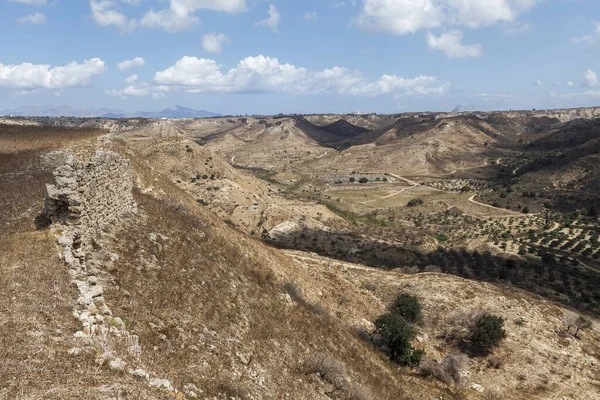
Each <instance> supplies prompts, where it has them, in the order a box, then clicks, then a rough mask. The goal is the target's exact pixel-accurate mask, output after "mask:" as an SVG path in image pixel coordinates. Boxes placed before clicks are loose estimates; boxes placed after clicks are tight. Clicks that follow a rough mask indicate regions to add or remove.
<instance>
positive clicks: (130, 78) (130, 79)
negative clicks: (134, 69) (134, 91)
mask: <svg viewBox="0 0 600 400" xmlns="http://www.w3.org/2000/svg"><path fill="white" fill-rule="evenodd" d="M137 80H138V76H137V74H133V75H131V76H128V77H127V78H125V83H134V82H135V81H137Z"/></svg>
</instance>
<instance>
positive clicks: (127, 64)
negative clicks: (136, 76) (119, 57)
mask: <svg viewBox="0 0 600 400" xmlns="http://www.w3.org/2000/svg"><path fill="white" fill-rule="evenodd" d="M144 65H146V61H145V60H144V59H143V58H142V57H135V58H133V59H131V60H125V61H121V62H120V63H119V64H118V65H117V68H118V69H119V71H126V70H128V69H131V68H138V67H143V66H144Z"/></svg>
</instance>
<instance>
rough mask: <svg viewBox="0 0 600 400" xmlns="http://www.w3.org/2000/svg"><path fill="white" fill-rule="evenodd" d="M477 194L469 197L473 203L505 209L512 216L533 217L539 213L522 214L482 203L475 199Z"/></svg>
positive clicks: (502, 209)
mask: <svg viewBox="0 0 600 400" xmlns="http://www.w3.org/2000/svg"><path fill="white" fill-rule="evenodd" d="M475 196H477V195H476V194H474V195H473V196H471V197H469V201H470V202H471V203H473V204H477V205H478V206H483V207H487V208H491V209H493V210H499V211H503V212H505V213H510V214H509V215H510V216H518V217H524V216H530V217H532V216H535V215H537V214H522V213H517V212H515V211H511V210H507V209H505V208H499V207H494V206H491V205H489V204H485V203H480V202H478V201H477V200H475Z"/></svg>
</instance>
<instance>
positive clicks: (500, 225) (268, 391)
mask: <svg viewBox="0 0 600 400" xmlns="http://www.w3.org/2000/svg"><path fill="white" fill-rule="evenodd" d="M536 118H537V117H536ZM540 118H547V116H543V117H540ZM36 121H37V120H36ZM40 121H41V122H39V124H37V125H31V124H28V125H24V124H11V125H2V126H0V188H1V189H2V192H3V193H4V196H3V197H2V198H1V199H0V206H2V208H3V210H5V212H3V213H2V214H1V215H0V225H1V226H2V227H3V228H4V229H3V230H2V231H0V248H2V249H3V250H5V251H2V252H0V309H1V310H3V311H4V316H5V317H4V318H3V319H2V321H1V322H0V343H2V346H1V347H0V363H1V364H2V365H3V368H2V369H0V397H6V398H40V397H44V398H51V399H53V398H55V399H63V398H76V397H80V396H82V395H84V396H85V397H86V398H90V399H115V398H148V399H162V398H189V399H192V398H202V399H215V398H216V399H221V398H223V399H225V398H228V399H229V398H235V399H260V398H264V399H268V398H294V399H296V398H297V399H323V400H326V399H360V400H369V399H390V400H391V399H431V398H457V397H461V398H465V397H467V398H472V399H480V398H481V399H484V398H503V399H524V398H527V399H557V400H558V399H564V398H565V397H567V398H569V396H570V397H571V398H577V399H594V398H595V397H596V394H597V389H598V387H599V385H600V381H599V378H598V377H599V376H600V374H599V372H600V369H599V368H600V348H599V347H598V343H600V342H599V339H600V330H599V329H600V328H599V327H598V320H597V319H596V318H595V317H594V315H595V316H597V315H599V314H598V304H600V303H599V299H600V297H598V292H597V288H598V284H597V282H598V279H599V275H598V273H597V270H596V269H595V268H596V266H595V264H594V261H593V260H591V259H590V258H585V257H586V256H584V255H583V254H582V252H584V250H585V249H587V248H589V249H592V250H590V251H593V249H594V248H597V246H596V247H594V246H595V244H594V243H596V242H597V239H596V242H595V241H594V239H593V235H594V232H595V229H597V222H595V220H594V219H593V218H592V217H587V216H583V215H578V216H576V217H575V218H576V219H571V216H570V214H569V216H568V217H569V219H568V221H567V222H564V223H563V219H561V218H563V215H562V214H561V213H560V210H559V209H558V208H551V209H550V210H551V211H552V214H551V215H546V216H545V215H544V214H534V213H524V212H520V211H517V210H511V209H506V208H505V209H499V208H498V207H496V206H492V205H490V204H486V203H485V201H487V200H486V199H485V198H484V196H488V195H489V196H498V197H499V195H500V193H505V194H507V198H508V199H510V198H511V196H513V194H514V195H515V196H517V195H518V196H520V197H521V198H522V199H530V198H529V197H523V196H522V192H526V191H527V193H528V192H529V190H530V189H529V188H530V187H531V185H533V184H534V183H539V184H542V183H543V182H546V181H545V180H543V179H547V177H548V176H551V175H550V174H552V173H553V171H555V170H559V171H561V173H564V174H567V173H569V174H573V172H574V171H576V169H577V168H583V164H584V163H592V162H593V161H594V160H595V157H596V156H597V154H596V153H597V152H595V150H594V149H595V148H596V147H593V146H592V145H593V144H595V143H596V141H597V139H596V138H595V137H594V136H593V134H591V133H589V132H593V128H590V126H593V123H592V122H591V121H590V125H588V124H585V123H584V124H582V125H581V126H582V127H581V128H580V125H579V123H574V122H572V123H569V122H567V123H566V124H565V123H562V122H560V121H556V120H554V119H546V120H531V117H523V113H515V114H502V115H496V116H492V115H489V116H482V115H474V114H470V115H452V116H448V117H445V118H441V117H440V118H437V117H433V120H432V119H431V117H428V118H424V117H423V116H414V115H411V116H406V117H403V118H394V120H393V121H392V122H391V123H390V122H389V121H387V122H386V125H385V126H382V127H379V128H373V129H370V130H368V128H364V129H365V130H366V131H362V129H357V128H356V127H357V126H358V125H355V124H354V123H352V122H341V123H337V124H335V125H334V129H329V130H333V132H330V131H328V130H327V129H322V127H320V126H318V125H315V124H313V123H312V122H309V121H308V120H303V119H302V118H300V117H282V118H214V119H202V120H187V119H184V120H179V121H154V120H143V121H142V120H135V119H134V120H123V121H110V122H108V121H103V120H85V121H82V120H79V119H72V120H63V119H60V120H51V121H46V120H40ZM334 122H335V121H334ZM61 124H62V125H61ZM67 124H68V125H69V126H72V127H67V126H66V125H67ZM326 125H330V124H326ZM326 125H325V126H326ZM517 128H518V129H517ZM346 129H348V131H345V130H346ZM579 129H581V130H579ZM360 131H362V132H360ZM374 132H376V134H375V133H374ZM376 135H377V137H375V136H376ZM563 136H564V138H563ZM361 137H363V138H364V137H368V138H369V139H368V140H369V142H368V143H365V144H360V145H350V146H349V147H347V148H344V149H339V150H338V149H336V148H334V147H332V146H331V142H328V140H330V139H331V138H334V140H338V139H341V141H345V140H354V139H357V138H361ZM572 137H575V138H581V137H585V138H586V139H587V140H586V141H585V142H581V140H579V139H577V140H575V141H571V138H572ZM336 138H337V139H336ZM520 139H523V140H520ZM545 139H547V141H546V142H544V140H545ZM538 140H539V142H538ZM537 146H539V147H537ZM558 150H560V151H561V152H563V153H564V154H565V156H563V157H562V158H561V159H560V160H561V162H560V163H553V164H551V165H546V166H543V167H540V168H537V169H531V170H529V169H527V168H525V166H526V165H528V164H527V163H529V162H532V161H533V160H534V158H535V157H538V158H535V159H539V158H540V157H542V156H544V155H545V156H550V155H551V153H552V152H554V151H558ZM586 165H588V164H586ZM589 165H591V164H589ZM589 165H588V166H587V167H585V168H590V166H589ZM452 167H454V168H455V170H454V171H448V170H447V169H449V168H452ZM521 167H523V173H522V174H520V173H519V168H521ZM514 168H517V171H516V172H514ZM444 169H446V170H444ZM420 170H421V171H420ZM387 171H389V172H387ZM419 171H420V172H419ZM406 172H409V173H411V172H412V175H405V173H406ZM509 174H510V176H509ZM585 176H587V177H593V176H594V174H593V173H588V174H587V175H585ZM349 178H353V179H352V180H351V179H349ZM363 179H364V180H363ZM528 180H530V181H528ZM581 182H588V181H581ZM543 184H545V183H543ZM527 185H529V186H527ZM465 186H467V188H466V189H465ZM508 188H513V190H512V191H508ZM554 190H566V189H564V188H562V187H558V188H555V189H554ZM586 190H589V191H590V193H594V192H593V190H595V189H594V188H593V187H588V188H586V187H579V186H574V189H572V193H573V196H575V197H577V196H580V195H584V193H585V191H586ZM475 195H478V196H480V197H479V198H478V199H479V202H478V201H477V200H473V198H474V197H475ZM528 196H529V194H528ZM507 198H501V200H502V201H506V199H507ZM413 200H414V201H413ZM419 200H420V201H419ZM547 200H552V199H551V198H550V199H548V198H547V197H544V198H543V200H540V199H539V198H538V196H537V195H536V196H535V198H534V199H533V200H532V201H547ZM520 201H523V200H520ZM532 207H533V206H532ZM566 217H567V215H566V214H565V215H564V218H566ZM548 218H551V219H550V220H548ZM565 221H566V220H565ZM555 224H556V225H555ZM563 237H564V239H562V238H563ZM576 238H577V239H576ZM558 239H561V240H562V241H563V242H565V243H566V242H567V240H574V241H575V242H574V243H573V244H572V245H570V247H568V246H564V249H563V250H559V249H558V246H554V247H551V246H550V244H551V241H552V240H558ZM494 240H496V241H498V243H497V245H496V244H494ZM500 240H502V241H503V243H499V242H500ZM580 241H581V246H582V247H581V248H580V250H572V251H570V250H569V249H570V248H572V247H575V246H579V242H580ZM583 242H586V243H583ZM520 247H522V248H523V249H524V251H525V252H526V253H527V254H526V255H522V254H521V253H520ZM549 249H554V250H552V251H555V252H557V253H556V256H552V257H550V256H547V255H546V254H547V252H548V251H549ZM530 250H531V251H530ZM538 251H539V252H538ZM577 260H581V264H580V263H579V261H577ZM399 294H409V295H415V296H416V297H417V298H418V301H419V302H420V304H421V306H422V312H423V319H422V320H421V321H420V322H418V323H417V324H415V326H414V329H415V331H416V336H415V338H414V340H412V342H411V345H412V346H414V347H415V348H417V349H421V350H424V351H425V352H426V356H427V357H428V358H429V359H431V360H442V359H443V358H444V357H446V356H447V355H450V354H458V353H463V354H465V356H466V357H468V358H467V359H466V360H467V361H466V362H465V363H464V365H462V366H461V367H460V371H459V373H460V375H461V376H462V377H463V378H462V379H461V384H460V385H459V386H453V385H450V384H446V383H443V380H444V379H443V378H441V380H438V379H435V378H434V377H431V376H426V375H427V374H426V373H425V370H422V369H419V368H416V367H414V368H413V367H408V366H399V365H397V364H394V363H392V362H391V361H390V360H389V358H388V356H387V354H386V351H385V350H386V349H385V347H381V345H380V344H379V343H380V342H378V340H379V339H378V336H377V335H372V332H373V329H374V322H375V321H376V320H377V318H378V316H380V315H381V314H383V313H385V312H386V310H389V308H388V307H389V305H390V304H391V303H392V302H393V300H394V298H396V296H398V295H399ZM482 313H491V314H494V315H498V316H500V317H502V318H503V321H504V329H505V331H506V338H505V339H504V340H503V341H502V342H501V343H500V345H499V346H498V347H497V348H495V349H494V350H493V352H492V353H491V354H479V353H476V352H472V351H471V350H470V348H469V347H468V344H469V341H470V339H469V338H470V336H468V332H469V330H470V329H471V326H472V324H473V323H474V320H475V319H476V318H477V316H479V315H481V314H482ZM577 315H583V316H587V317H588V318H590V320H591V321H592V323H591V327H590V328H589V329H587V330H582V331H581V332H579V333H578V334H577V335H575V334H574V333H573V331H572V330H570V328H572V327H569V326H567V325H565V321H568V320H571V319H573V318H574V316H577ZM549 360H550V362H549ZM428 362H430V363H431V362H433V361H428ZM429 365H432V364H429ZM48 382H58V383H59V384H55V385H54V387H53V388H52V390H49V389H48Z"/></svg>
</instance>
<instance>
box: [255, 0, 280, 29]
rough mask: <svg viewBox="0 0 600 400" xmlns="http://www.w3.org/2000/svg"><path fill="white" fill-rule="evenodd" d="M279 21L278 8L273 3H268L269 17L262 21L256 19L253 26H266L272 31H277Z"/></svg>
mask: <svg viewBox="0 0 600 400" xmlns="http://www.w3.org/2000/svg"><path fill="white" fill-rule="evenodd" d="M280 21H281V15H280V14H279V10H277V7H275V6H274V5H273V4H269V17H268V18H267V19H263V20H262V21H256V22H255V23H254V26H266V27H267V28H269V29H270V30H272V31H273V32H276V33H277V32H279V22H280Z"/></svg>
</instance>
